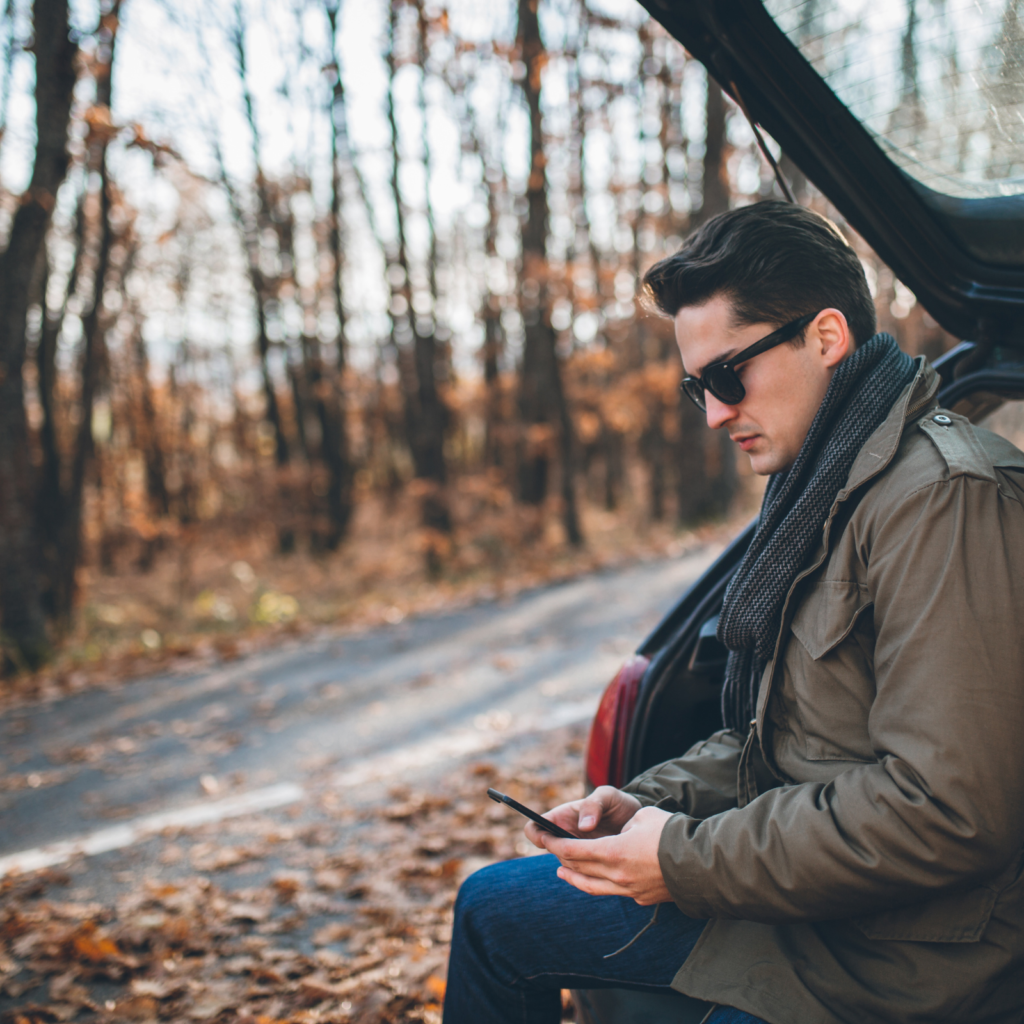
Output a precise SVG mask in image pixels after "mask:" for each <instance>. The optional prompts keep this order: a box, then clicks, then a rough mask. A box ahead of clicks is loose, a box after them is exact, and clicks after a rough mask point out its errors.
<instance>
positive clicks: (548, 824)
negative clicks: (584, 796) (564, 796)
mask: <svg viewBox="0 0 1024 1024" xmlns="http://www.w3.org/2000/svg"><path fill="white" fill-rule="evenodd" d="M487 795H488V796H489V797H490V798H491V799H492V800H494V801H495V802H497V803H499V804H508V805H509V807H511V808H512V810H513V811H518V812H519V813H520V814H525V815H526V817H528V818H529V819H530V821H532V822H533V823H534V824H535V825H537V826H538V827H539V828H542V829H544V831H545V832H550V833H551V834H552V835H553V836H558V838H559V839H579V838H580V837H579V836H574V835H573V834H572V833H571V832H566V830H565V829H564V828H562V826H561V825H556V824H555V823H554V822H553V821H548V819H547V818H543V817H541V816H540V815H539V814H538V813H537V812H536V811H531V810H530V808H529V807H524V806H523V805H522V804H521V803H520V802H519V801H518V800H513V799H512V797H510V796H506V795H505V794H504V793H499V792H498V791H497V790H496V789H489V790H487Z"/></svg>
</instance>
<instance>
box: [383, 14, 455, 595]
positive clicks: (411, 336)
mask: <svg viewBox="0 0 1024 1024" xmlns="http://www.w3.org/2000/svg"><path fill="white" fill-rule="evenodd" d="M418 14H419V50H420V74H421V76H422V75H424V74H425V73H426V72H425V64H426V59H425V57H426V54H425V50H426V22H425V17H424V12H423V10H422V8H418ZM396 18H397V0H392V4H391V18H390V33H391V36H390V38H391V42H392V44H393V43H394V32H395V27H396ZM388 69H389V87H388V101H387V102H388V108H387V116H388V125H389V128H390V130H391V192H392V196H393V199H394V203H395V217H396V225H397V231H396V234H397V239H396V241H397V246H396V251H395V256H394V261H393V262H394V264H395V265H396V266H397V268H399V269H400V271H401V274H400V275H394V277H395V280H396V281H397V279H398V277H399V276H400V277H401V281H402V283H401V284H397V283H396V284H394V285H393V286H392V306H393V307H394V305H395V301H396V298H397V299H398V300H399V304H400V305H403V306H404V307H405V312H404V313H402V314H394V315H393V316H392V339H393V341H394V344H395V348H396V349H397V352H398V368H399V373H400V375H401V383H402V392H403V398H404V419H405V433H406V441H407V443H408V446H409V450H410V452H411V454H412V461H413V472H414V473H415V475H416V478H417V479H418V480H420V481H422V483H423V485H424V486H423V487H422V497H421V505H420V515H421V521H422V523H423V526H424V527H425V529H426V530H427V531H428V537H427V542H426V544H425V550H426V562H427V571H428V573H430V574H431V575H436V574H437V573H438V572H439V571H440V558H441V554H442V548H444V547H446V546H447V545H446V544H444V543H435V539H434V538H433V537H432V536H431V535H430V534H432V533H434V532H436V533H439V534H450V533H451V531H452V521H451V513H450V512H449V509H448V500H447V495H446V494H445V484H446V483H447V466H446V464H445V457H444V437H445V432H446V430H447V418H448V415H447V409H446V407H445V405H444V403H443V401H442V400H441V396H440V394H439V392H438V389H437V378H436V374H435V366H436V364H437V361H438V350H437V338H436V333H435V331H436V325H435V321H434V318H433V315H431V316H430V317H429V318H428V317H426V316H423V315H422V314H421V315H420V316H416V315H413V311H412V286H411V283H410V266H409V252H408V247H407V244H406V234H405V202H404V200H403V198H402V193H401V188H400V186H399V180H398V179H399V168H400V163H401V156H400V153H399V137H398V124H397V121H396V117H395V102H394V80H395V70H396V65H395V57H394V50H393V46H389V49H388ZM419 106H420V115H421V123H422V130H423V136H422V140H423V141H422V145H423V160H424V170H425V177H426V191H427V225H428V230H429V234H430V251H429V256H428V261H427V268H426V269H427V278H428V287H429V289H430V298H431V303H432V309H431V314H432V313H433V311H434V309H436V301H437V284H436V280H435V271H436V265H435V264H436V258H437V250H436V245H437V241H436V235H435V232H434V221H433V211H432V208H431V203H430V170H431V162H430V149H429V147H428V145H427V134H426V132H427V124H426V101H425V92H424V89H423V79H422V77H421V79H420V88H419ZM428 321H429V322H428ZM410 343H411V344H410ZM410 349H411V351H410Z"/></svg>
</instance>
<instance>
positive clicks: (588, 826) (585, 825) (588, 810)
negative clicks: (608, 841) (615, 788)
mask: <svg viewBox="0 0 1024 1024" xmlns="http://www.w3.org/2000/svg"><path fill="white" fill-rule="evenodd" d="M604 812H605V806H604V802H603V801H602V800H601V798H600V797H598V796H596V795H595V794H591V795H590V796H588V797H586V799H584V800H582V801H581V802H580V805H579V809H578V811H577V818H576V827H577V828H578V829H579V830H580V831H581V832H590V831H591V830H592V829H595V828H597V825H598V822H600V820H601V818H602V817H603V816H604Z"/></svg>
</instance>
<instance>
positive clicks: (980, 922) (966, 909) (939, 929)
mask: <svg viewBox="0 0 1024 1024" xmlns="http://www.w3.org/2000/svg"><path fill="white" fill-rule="evenodd" d="M998 896H999V890H998V889H995V888H992V887H990V886H987V885H979V886H976V887H975V888H973V889H966V890H964V891H962V892H954V893H949V894H947V895H945V896H939V897H937V898H936V899H931V900H928V901H926V902H925V903H915V904H913V905H912V906H909V907H901V908H900V909H899V910H886V911H883V912H882V913H881V914H871V915H870V916H868V917H855V918H854V919H853V920H852V922H851V923H852V924H853V925H854V926H855V927H856V928H857V929H858V930H860V931H861V932H863V933H864V935H866V936H867V937H868V938H869V939H889V940H892V941H897V942H980V941H981V937H982V935H984V933H985V926H986V925H987V924H988V922H989V918H990V917H991V916H992V910H993V908H994V907H995V905H996V899H997V898H998Z"/></svg>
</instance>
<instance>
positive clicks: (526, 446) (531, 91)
mask: <svg viewBox="0 0 1024 1024" xmlns="http://www.w3.org/2000/svg"><path fill="white" fill-rule="evenodd" d="M518 12H519V28H518V32H517V36H516V48H517V50H518V53H519V56H520V60H521V61H522V64H523V66H524V74H523V86H522V88H523V95H524V97H525V99H526V106H527V110H528V113H529V121H530V171H529V177H528V178H527V183H526V207H527V210H526V221H525V223H524V225H523V230H522V264H521V267H520V278H519V298H520V309H521V311H522V314H523V321H524V325H525V334H526V337H525V341H524V344H523V362H522V367H521V370H520V378H519V414H520V418H521V420H522V426H523V429H524V438H523V442H522V444H521V446H520V448H521V454H520V464H519V494H520V497H521V498H522V500H523V501H524V502H525V503H526V504H529V505H539V504H541V502H543V501H544V499H545V498H546V497H547V493H548V474H549V470H550V465H551V461H552V456H553V455H554V454H555V452H556V451H558V453H559V455H560V456H561V463H562V499H563V521H564V525H565V531H566V535H567V537H568V539H569V542H570V543H571V544H573V545H578V544H581V543H582V542H583V533H582V531H581V529H580V525H579V515H578V512H577V509H576V496H575V488H574V486H573V458H572V421H571V418H570V415H569V409H568V405H567V402H566V398H565V390H564V386H563V382H562V375H561V368H560V367H559V362H558V355H557V353H556V351H555V332H554V330H553V329H552V327H551V311H550V309H549V288H548V285H549V282H548V272H549V268H548V262H547V237H548V193H547V174H546V172H545V167H546V163H547V161H546V156H545V153H544V134H543V119H542V112H541V76H542V74H543V71H544V67H545V65H546V64H547V60H548V55H547V51H546V50H545V47H544V41H543V39H542V38H541V34H540V22H539V20H538V18H537V5H536V3H535V2H533V0H519V7H518ZM556 439H557V441H558V445H557V448H556V445H555V442H556Z"/></svg>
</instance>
